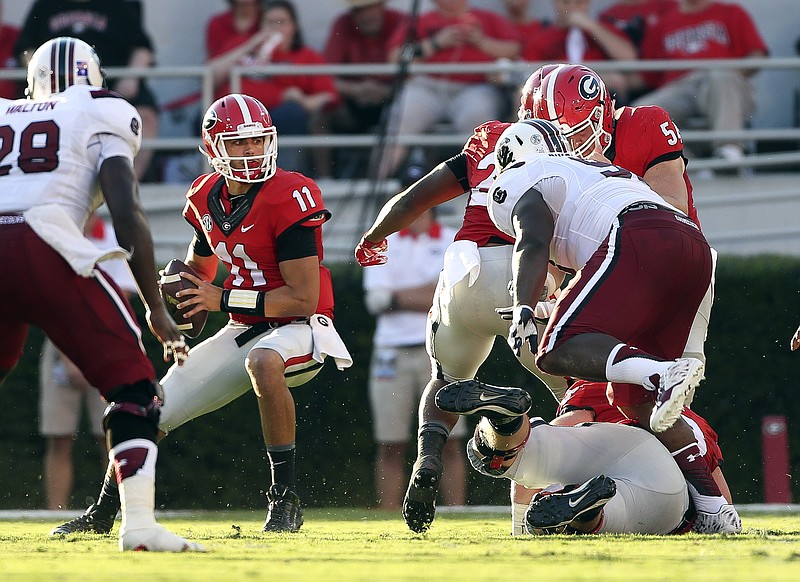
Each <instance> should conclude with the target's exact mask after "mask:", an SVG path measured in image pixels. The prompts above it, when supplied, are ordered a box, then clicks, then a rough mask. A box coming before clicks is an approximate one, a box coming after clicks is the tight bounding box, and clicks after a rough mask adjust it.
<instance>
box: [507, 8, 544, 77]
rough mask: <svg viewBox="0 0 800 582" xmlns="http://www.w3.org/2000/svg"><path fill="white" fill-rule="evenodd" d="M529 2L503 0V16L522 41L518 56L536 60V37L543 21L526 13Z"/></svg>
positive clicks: (537, 57)
mask: <svg viewBox="0 0 800 582" xmlns="http://www.w3.org/2000/svg"><path fill="white" fill-rule="evenodd" d="M530 4H531V0H503V6H504V7H505V12H506V14H505V16H506V18H507V19H508V21H509V22H510V23H511V24H512V26H514V28H515V29H516V31H517V33H518V34H519V38H520V41H521V42H522V49H521V50H520V54H519V58H520V59H522V60H523V61H538V60H541V59H540V57H539V49H538V44H537V40H536V39H537V37H538V35H539V34H540V33H541V30H542V27H543V26H544V22H543V21H542V20H536V19H535V18H531V17H530V16H529V15H528V8H529V7H530ZM524 82H525V78H523V79H521V80H520V82H519V83H516V84H517V85H522V83H524Z"/></svg>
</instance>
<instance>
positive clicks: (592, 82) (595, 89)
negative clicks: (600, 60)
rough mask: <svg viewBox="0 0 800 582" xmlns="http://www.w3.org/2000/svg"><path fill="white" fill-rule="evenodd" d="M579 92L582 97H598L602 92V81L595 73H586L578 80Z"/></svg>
mask: <svg viewBox="0 0 800 582" xmlns="http://www.w3.org/2000/svg"><path fill="white" fill-rule="evenodd" d="M578 93H580V95H581V98H582V99H586V100H591V99H597V96H598V95H599V94H600V83H598V81H597V77H595V76H594V75H584V76H583V77H581V80H580V81H579V82H578Z"/></svg>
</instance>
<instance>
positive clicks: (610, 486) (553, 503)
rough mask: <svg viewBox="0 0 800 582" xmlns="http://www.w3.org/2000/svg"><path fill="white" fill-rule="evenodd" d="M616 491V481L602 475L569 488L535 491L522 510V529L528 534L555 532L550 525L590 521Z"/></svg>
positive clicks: (555, 526) (553, 526)
mask: <svg viewBox="0 0 800 582" xmlns="http://www.w3.org/2000/svg"><path fill="white" fill-rule="evenodd" d="M616 493H617V484H616V483H615V482H614V480H613V479H611V478H610V477H606V476H605V475H598V476H597V477H592V478H591V479H589V480H588V481H587V482H586V483H584V484H583V485H580V486H578V487H576V488H574V489H571V490H569V491H565V492H558V493H547V494H542V493H537V494H536V495H534V497H533V500H532V501H531V504H530V506H529V507H528V509H527V511H526V512H525V528H526V529H527V531H528V533H556V531H553V528H560V527H562V526H565V525H568V524H569V523H571V522H572V521H573V520H575V519H579V520H580V521H589V520H590V519H592V518H594V517H596V516H597V514H598V513H600V510H601V509H602V508H603V506H604V505H605V504H606V503H608V500H609V499H611V498H612V497H614V495H615V494H616ZM537 530H539V531H537ZM542 530H544V531H542ZM548 530H549V531H548Z"/></svg>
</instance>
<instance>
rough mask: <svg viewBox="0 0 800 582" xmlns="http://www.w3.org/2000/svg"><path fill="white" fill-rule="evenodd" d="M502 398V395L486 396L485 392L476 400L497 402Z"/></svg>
mask: <svg viewBox="0 0 800 582" xmlns="http://www.w3.org/2000/svg"><path fill="white" fill-rule="evenodd" d="M502 397H503V395H502V394H496V395H494V396H487V394H486V393H485V392H481V393H480V394H479V395H478V400H480V401H481V402H489V401H491V400H497V399H498V398H502Z"/></svg>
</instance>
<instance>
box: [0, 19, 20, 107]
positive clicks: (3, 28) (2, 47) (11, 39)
mask: <svg viewBox="0 0 800 582" xmlns="http://www.w3.org/2000/svg"><path fill="white" fill-rule="evenodd" d="M18 37H19V29H18V28H15V27H13V26H8V25H7V24H3V25H0V69H13V68H16V66H17V61H16V59H15V58H14V43H16V42H17V38H18ZM22 96H23V95H22V89H21V87H20V84H19V83H18V82H17V81H14V80H12V79H5V80H2V81H0V98H3V99H22Z"/></svg>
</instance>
